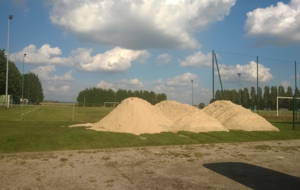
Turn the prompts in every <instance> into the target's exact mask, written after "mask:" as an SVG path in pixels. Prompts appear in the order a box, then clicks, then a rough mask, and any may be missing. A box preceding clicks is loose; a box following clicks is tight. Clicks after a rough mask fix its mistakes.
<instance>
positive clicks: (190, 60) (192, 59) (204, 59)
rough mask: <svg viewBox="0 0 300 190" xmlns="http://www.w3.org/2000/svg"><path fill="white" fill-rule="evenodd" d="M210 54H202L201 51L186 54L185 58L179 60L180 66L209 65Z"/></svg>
mask: <svg viewBox="0 0 300 190" xmlns="http://www.w3.org/2000/svg"><path fill="white" fill-rule="evenodd" d="M211 60H212V54H211V53H209V54H207V55H205V54H203V53H202V52H201V51H199V52H196V53H194V54H193V55H190V56H187V57H186V58H185V60H183V61H181V60H179V63H180V66H182V67H211Z"/></svg>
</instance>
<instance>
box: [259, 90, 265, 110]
mask: <svg viewBox="0 0 300 190" xmlns="http://www.w3.org/2000/svg"><path fill="white" fill-rule="evenodd" d="M257 95H258V108H257V109H263V108H264V102H263V98H262V90H261V88H260V87H258V90H257Z"/></svg>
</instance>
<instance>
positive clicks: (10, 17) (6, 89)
mask: <svg viewBox="0 0 300 190" xmlns="http://www.w3.org/2000/svg"><path fill="white" fill-rule="evenodd" d="M12 18H13V15H9V16H8V32H7V33H8V34H7V55H6V85H5V103H6V104H7V105H6V106H7V108H8V105H9V104H8V97H7V94H8V57H9V25H10V20H11V19H12Z"/></svg>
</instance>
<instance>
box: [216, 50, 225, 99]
mask: <svg viewBox="0 0 300 190" xmlns="http://www.w3.org/2000/svg"><path fill="white" fill-rule="evenodd" d="M215 60H216V66H217V71H218V75H219V80H220V85H221V90H222V91H221V92H222V100H223V99H224V91H223V85H222V80H221V75H220V71H219V66H218V60H217V56H216V54H215Z"/></svg>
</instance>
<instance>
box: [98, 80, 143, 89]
mask: <svg viewBox="0 0 300 190" xmlns="http://www.w3.org/2000/svg"><path fill="white" fill-rule="evenodd" d="M97 87H98V88H103V89H109V88H110V89H113V90H117V89H128V90H133V89H134V90H135V89H138V88H143V83H142V82H141V81H139V80H138V79H137V78H135V79H130V80H126V79H122V80H119V81H101V82H100V83H98V84H97Z"/></svg>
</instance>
